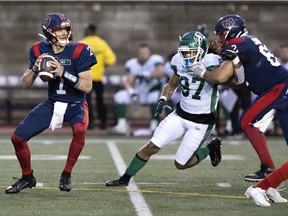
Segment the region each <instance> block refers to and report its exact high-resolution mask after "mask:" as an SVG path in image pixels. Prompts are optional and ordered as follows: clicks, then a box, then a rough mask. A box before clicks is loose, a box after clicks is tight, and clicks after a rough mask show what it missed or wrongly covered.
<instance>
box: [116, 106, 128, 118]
mask: <svg viewBox="0 0 288 216" xmlns="http://www.w3.org/2000/svg"><path fill="white" fill-rule="evenodd" d="M115 109H116V116H117V118H126V105H125V104H116V105H115Z"/></svg>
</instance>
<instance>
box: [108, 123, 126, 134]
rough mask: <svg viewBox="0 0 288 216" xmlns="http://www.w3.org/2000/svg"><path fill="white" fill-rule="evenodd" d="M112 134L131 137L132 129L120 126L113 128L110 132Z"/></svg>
mask: <svg viewBox="0 0 288 216" xmlns="http://www.w3.org/2000/svg"><path fill="white" fill-rule="evenodd" d="M109 133H110V134H118V135H121V134H122V135H126V136H129V135H130V127H129V126H128V125H124V126H122V127H121V126H120V125H116V126H114V127H113V128H111V129H110V130H109Z"/></svg>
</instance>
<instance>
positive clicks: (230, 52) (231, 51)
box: [221, 44, 238, 60]
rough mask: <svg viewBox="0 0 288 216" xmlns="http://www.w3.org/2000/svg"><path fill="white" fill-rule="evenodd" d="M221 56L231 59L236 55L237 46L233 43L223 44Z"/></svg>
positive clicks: (224, 58)
mask: <svg viewBox="0 0 288 216" xmlns="http://www.w3.org/2000/svg"><path fill="white" fill-rule="evenodd" d="M221 56H222V59H223V60H233V59H235V58H236V57H237V56H238V50H237V47H236V46H235V45H233V44H225V45H223V46H222V47H221Z"/></svg>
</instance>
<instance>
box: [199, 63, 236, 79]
mask: <svg viewBox="0 0 288 216" xmlns="http://www.w3.org/2000/svg"><path fill="white" fill-rule="evenodd" d="M234 75H235V74H234V67H233V64H232V61H229V60H227V61H225V62H224V63H223V64H222V65H221V66H220V67H218V68H217V69H215V70H213V71H206V72H205V73H204V74H203V78H204V79H206V80H209V81H211V82H216V83H225V82H228V81H229V80H230V79H232V77H233V76H234Z"/></svg>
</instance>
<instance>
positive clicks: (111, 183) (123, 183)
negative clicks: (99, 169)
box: [105, 178, 129, 187]
mask: <svg viewBox="0 0 288 216" xmlns="http://www.w3.org/2000/svg"><path fill="white" fill-rule="evenodd" d="M105 184H106V186H107V187H112V186H127V185H128V184H129V182H126V181H123V180H121V179H120V178H119V179H112V180H109V181H107V182H106V183H105Z"/></svg>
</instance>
